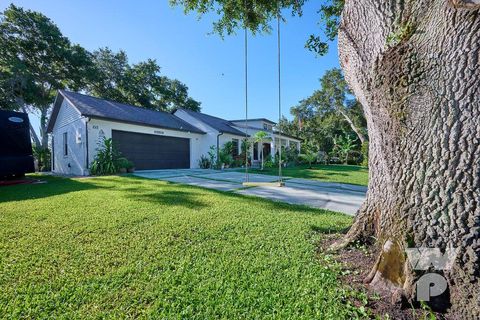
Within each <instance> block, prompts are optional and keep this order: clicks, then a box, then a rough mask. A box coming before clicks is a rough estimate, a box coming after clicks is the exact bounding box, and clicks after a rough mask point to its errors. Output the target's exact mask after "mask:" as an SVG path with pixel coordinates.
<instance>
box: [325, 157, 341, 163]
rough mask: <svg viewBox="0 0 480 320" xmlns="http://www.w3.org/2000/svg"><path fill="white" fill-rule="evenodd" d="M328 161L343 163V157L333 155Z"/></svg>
mask: <svg viewBox="0 0 480 320" xmlns="http://www.w3.org/2000/svg"><path fill="white" fill-rule="evenodd" d="M328 163H329V164H341V163H342V159H340V158H339V157H336V156H332V157H330V158H329V160H328Z"/></svg>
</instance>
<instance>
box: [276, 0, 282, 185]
mask: <svg viewBox="0 0 480 320" xmlns="http://www.w3.org/2000/svg"><path fill="white" fill-rule="evenodd" d="M277 7H278V8H277V54H278V142H279V145H280V146H279V149H278V182H280V183H282V128H281V125H280V124H281V120H282V78H281V75H282V74H281V67H280V66H281V60H280V58H281V56H280V48H281V47H280V44H281V43H280V0H277Z"/></svg>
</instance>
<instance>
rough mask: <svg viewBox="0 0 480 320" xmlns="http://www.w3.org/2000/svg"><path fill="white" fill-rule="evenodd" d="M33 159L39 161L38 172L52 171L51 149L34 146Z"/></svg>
mask: <svg viewBox="0 0 480 320" xmlns="http://www.w3.org/2000/svg"><path fill="white" fill-rule="evenodd" d="M32 149H33V157H34V158H35V160H37V163H38V171H40V172H45V171H50V170H51V169H52V167H51V153H50V149H48V148H43V147H37V146H33V148H32Z"/></svg>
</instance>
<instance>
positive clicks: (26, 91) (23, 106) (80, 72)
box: [0, 4, 92, 148]
mask: <svg viewBox="0 0 480 320" xmlns="http://www.w3.org/2000/svg"><path fill="white" fill-rule="evenodd" d="M91 66H92V64H91V59H90V54H89V53H88V52H87V51H86V50H85V49H83V48H82V47H80V46H78V45H72V44H71V43H70V41H69V40H68V39H67V38H66V37H64V36H63V35H62V33H61V32H60V30H59V29H58V27H57V26H56V25H55V24H54V23H53V22H52V21H51V20H50V19H48V18H47V17H46V16H44V15H43V14H41V13H38V12H34V11H30V10H24V9H22V8H19V7H16V6H15V5H13V4H12V5H10V6H9V7H8V8H7V9H5V11H4V12H3V13H1V14H0V95H1V96H0V102H1V103H2V104H4V105H5V106H6V107H7V108H9V109H14V110H23V111H25V112H27V111H29V112H33V113H37V114H38V115H39V116H40V137H38V136H37V134H36V132H35V130H33V128H31V134H32V137H33V139H34V142H35V145H36V147H37V148H47V147H48V136H47V123H48V119H49V114H50V107H51V104H52V102H53V100H54V97H55V95H56V92H57V90H58V89H64V88H70V89H73V90H79V89H80V88H82V87H84V86H85V84H86V82H88V79H89V77H90V76H91V75H92V74H91V72H92V68H91Z"/></svg>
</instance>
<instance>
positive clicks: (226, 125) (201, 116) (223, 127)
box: [179, 109, 245, 136]
mask: <svg viewBox="0 0 480 320" xmlns="http://www.w3.org/2000/svg"><path fill="white" fill-rule="evenodd" d="M179 110H183V111H185V112H186V113H187V114H189V115H190V116H192V117H194V118H195V119H197V120H199V121H202V122H204V123H206V124H208V125H209V126H210V127H212V128H213V129H215V130H217V131H218V132H220V133H230V134H234V135H237V136H245V132H242V131H240V130H238V129H235V128H234V127H233V123H231V122H230V121H228V120H225V119H222V118H217V117H214V116H210V115H208V114H205V113H201V112H195V111H192V110H187V109H179Z"/></svg>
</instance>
